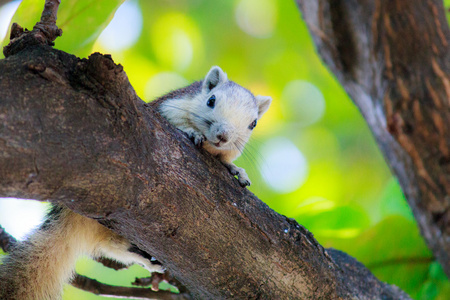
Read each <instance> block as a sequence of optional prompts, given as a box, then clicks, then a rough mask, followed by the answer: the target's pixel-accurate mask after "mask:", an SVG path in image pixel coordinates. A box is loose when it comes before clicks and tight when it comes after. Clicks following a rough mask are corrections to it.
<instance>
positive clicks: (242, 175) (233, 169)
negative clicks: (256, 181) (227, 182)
mask: <svg viewBox="0 0 450 300" xmlns="http://www.w3.org/2000/svg"><path fill="white" fill-rule="evenodd" d="M225 166H226V167H227V168H228V170H229V171H230V173H231V175H233V176H237V177H238V181H239V184H240V185H241V186H242V187H246V186H249V185H250V184H251V182H250V179H249V178H248V175H247V173H246V172H245V170H244V169H243V168H239V167H238V166H236V165H234V164H228V163H226V164H225Z"/></svg>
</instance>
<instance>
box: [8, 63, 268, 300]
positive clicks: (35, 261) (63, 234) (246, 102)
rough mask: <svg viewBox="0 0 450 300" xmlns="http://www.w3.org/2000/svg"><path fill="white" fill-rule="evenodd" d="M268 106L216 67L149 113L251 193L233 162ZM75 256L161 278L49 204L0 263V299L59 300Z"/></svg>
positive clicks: (95, 229)
mask: <svg viewBox="0 0 450 300" xmlns="http://www.w3.org/2000/svg"><path fill="white" fill-rule="evenodd" d="M271 101H272V100H271V98H270V97H266V96H256V97H255V96H254V95H253V94H252V93H251V92H250V91H249V90H247V89H245V88H243V87H241V86H240V85H238V84H236V83H235V82H233V81H230V80H228V78H227V75H226V73H224V72H223V71H222V69H221V68H220V67H217V66H214V67H212V68H211V69H210V71H209V72H208V74H207V75H206V77H205V79H204V80H201V81H197V82H194V83H192V84H191V85H189V86H187V87H184V88H181V89H178V90H174V91H172V92H170V93H168V94H167V95H164V96H162V97H160V98H158V99H156V100H154V101H152V102H151V103H150V105H151V106H153V107H155V108H156V110H157V111H158V112H159V113H160V114H161V115H162V116H163V117H164V118H166V119H167V120H168V121H169V123H171V124H172V125H174V126H176V127H177V128H178V129H180V130H182V131H184V132H185V133H186V134H187V135H188V137H189V138H191V139H192V140H193V142H194V144H195V145H196V146H199V147H203V148H204V149H205V150H206V151H208V152H210V153H211V154H213V155H214V156H217V157H218V158H219V160H220V161H221V162H222V163H223V164H224V165H225V166H226V167H227V168H228V170H229V171H230V173H231V174H232V175H233V176H234V175H236V176H237V177H238V181H239V183H240V184H241V186H244V187H245V186H247V185H250V180H249V178H248V176H247V173H246V172H245V170H244V169H242V168H239V167H237V166H236V165H234V164H233V160H234V159H236V158H237V157H238V156H239V155H240V154H241V153H242V151H243V150H244V146H245V144H246V143H247V141H248V140H249V138H250V135H251V132H252V130H253V129H254V128H255V126H256V123H257V121H258V120H259V119H260V118H261V116H262V115H263V114H264V113H265V112H266V111H267V109H268V108H269V106H270V103H271ZM81 255H87V256H90V257H91V258H99V257H108V258H112V259H114V260H117V261H119V262H121V263H123V264H125V265H131V264H134V263H137V264H140V265H141V266H143V267H144V268H146V269H147V270H148V271H149V272H159V273H163V272H164V268H163V267H162V266H161V265H160V264H159V263H158V262H156V261H154V259H153V258H152V257H151V256H150V255H148V254H147V253H145V252H144V251H141V250H139V249H138V248H137V247H136V246H135V245H133V244H131V243H130V242H129V241H128V240H127V239H125V238H123V237H122V236H120V235H118V234H116V233H115V232H113V231H112V230H110V229H108V228H106V227H104V226H103V225H101V224H100V223H98V222H97V221H95V220H93V219H90V218H87V217H84V216H81V215H79V214H76V213H74V212H72V211H71V210H69V209H68V208H66V207H65V206H63V205H55V204H53V205H52V208H51V210H50V211H49V213H48V214H47V216H46V219H45V221H44V222H43V224H42V225H41V226H40V227H39V228H38V229H37V230H35V231H34V232H33V233H32V234H31V235H30V236H29V237H28V239H27V240H25V241H23V242H19V243H17V245H15V246H14V247H13V249H12V250H11V252H10V254H9V255H6V256H5V257H4V258H3V260H2V264H1V265H0V299H4V300H5V299H8V300H12V299H17V300H18V299H20V300H43V299H45V300H47V299H48V300H54V299H55V300H56V299H60V298H61V295H62V290H63V286H64V284H66V283H68V282H69V281H70V279H71V278H72V277H73V274H74V268H75V263H76V260H77V259H78V258H79V257H80V256H81Z"/></svg>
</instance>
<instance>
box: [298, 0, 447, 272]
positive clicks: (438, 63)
mask: <svg viewBox="0 0 450 300" xmlns="http://www.w3.org/2000/svg"><path fill="white" fill-rule="evenodd" d="M297 3H298V6H299V7H300V10H301V11H302V14H303V17H304V19H305V20H306V24H307V26H308V28H309V30H310V32H311V34H312V36H313V39H314V42H315V44H316V46H317V49H318V51H319V53H320V55H321V56H322V59H323V60H324V61H325V63H326V64H327V65H328V67H329V68H330V70H331V71H332V72H333V73H334V74H335V75H336V77H337V78H338V80H339V81H340V83H341V84H342V85H343V86H344V88H345V90H346V91H347V93H348V94H349V95H350V97H351V98H352V99H353V101H354V102H355V104H356V105H357V106H358V107H359V109H360V111H361V113H362V114H363V116H364V118H365V119H366V121H367V123H368V124H369V127H370V128H371V130H372V132H373V134H374V136H375V138H376V140H377V142H378V145H379V146H380V148H381V150H382V152H383V154H384V156H385V158H386V160H387V162H388V163H389V165H390V167H391V170H392V172H393V173H394V174H395V175H396V176H397V178H398V179H399V182H400V185H401V187H402V189H403V192H404V194H405V196H406V198H407V200H408V202H409V205H410V206H411V208H412V210H413V213H414V216H415V218H416V220H417V223H418V224H419V227H420V229H421V232H422V235H423V236H424V238H425V240H426V242H427V243H428V246H429V247H430V248H431V250H432V251H433V253H434V255H435V257H436V258H437V259H438V261H439V262H440V263H441V265H442V267H443V268H444V270H445V272H446V274H447V276H450V109H449V108H450V47H449V44H450V31H449V27H448V23H447V20H446V18H445V9H444V7H443V4H442V0H427V1H404V0H376V1H372V0H370V1H369V0H362V1H356V0H318V1H308V0H305V1H303V0H297Z"/></svg>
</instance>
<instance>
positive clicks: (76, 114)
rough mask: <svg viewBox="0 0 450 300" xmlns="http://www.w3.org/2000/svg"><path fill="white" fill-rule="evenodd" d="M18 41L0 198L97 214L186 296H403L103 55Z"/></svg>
mask: <svg viewBox="0 0 450 300" xmlns="http://www.w3.org/2000/svg"><path fill="white" fill-rule="evenodd" d="M23 45H25V44H22V46H21V47H25V48H10V49H13V50H12V51H11V52H10V53H9V55H10V56H8V57H7V58H6V59H4V60H2V61H0V196H1V197H20V198H31V199H38V200H51V201H56V202H59V203H64V204H66V205H67V206H68V207H70V208H71V209H72V210H74V211H75V212H78V213H80V214H82V215H85V216H88V217H91V218H95V219H98V220H99V222H101V223H102V224H104V225H106V226H108V227H110V228H112V229H113V230H114V231H116V232H118V233H120V234H122V235H123V236H125V237H127V238H128V239H130V241H131V242H133V243H135V244H136V245H138V246H139V247H140V248H141V249H143V250H145V251H147V252H148V253H150V254H152V255H153V256H154V257H156V259H158V260H159V261H160V262H161V263H163V264H164V265H165V266H166V267H167V268H168V269H169V271H170V272H171V274H173V275H174V276H175V277H176V278H177V279H178V280H179V281H180V282H181V283H182V284H183V285H185V286H186V287H187V288H188V289H189V291H190V292H191V293H192V294H193V296H194V297H195V298H201V299H225V298H234V299H350V298H358V299H379V298H383V299H409V298H408V296H407V295H405V294H404V293H403V292H402V291H400V290H399V289H398V288H396V287H394V286H389V285H387V284H384V283H382V282H380V281H378V280H377V279H376V278H375V277H374V276H373V275H372V274H371V273H370V272H369V271H368V270H367V269H366V268H365V267H364V266H363V265H362V264H360V263H358V262H357V261H356V260H354V259H353V258H351V257H349V256H348V255H346V254H344V253H342V252H339V251H337V250H333V249H327V250H325V249H324V248H322V246H320V245H319V244H318V243H317V241H316V240H315V239H314V238H313V236H312V234H311V233H310V232H308V231H307V230H306V229H305V228H303V227H302V226H300V225H298V224H297V223H296V222H295V221H293V220H291V219H288V218H286V217H284V216H281V215H279V214H277V213H275V212H274V211H272V210H271V209H270V208H269V207H267V206H266V205H265V204H264V203H263V202H261V201H260V200H258V199H257V198H256V197H255V196H254V195H253V194H251V193H250V192H249V191H248V190H246V189H244V188H242V187H240V186H239V184H238V182H237V180H236V179H235V178H232V177H231V176H230V174H229V173H228V171H227V169H226V168H225V167H224V166H222V165H221V163H220V162H219V161H218V160H217V159H215V158H213V157H211V156H210V155H209V154H208V153H206V152H205V151H203V150H199V149H196V148H195V147H194V146H193V144H192V143H191V142H190V141H189V140H188V139H187V138H186V137H185V135H184V134H183V133H181V132H180V131H178V130H176V129H174V128H173V127H172V126H170V125H169V124H168V123H167V122H166V121H165V120H164V119H162V118H161V117H160V116H159V115H158V114H157V113H155V112H154V111H153V109H152V107H151V106H150V105H148V104H146V103H144V102H143V101H141V100H140V99H139V98H138V97H137V96H136V94H135V92H134V90H133V89H132V87H131V86H130V84H129V82H128V79H127V77H126V75H125V72H123V70H122V67H121V66H117V65H115V64H114V63H113V61H112V60H111V59H110V58H109V57H108V56H102V55H100V54H94V55H92V56H91V57H90V58H89V60H86V59H83V60H79V59H78V58H76V57H74V56H71V55H68V54H66V53H64V52H61V51H57V50H53V49H52V48H51V47H49V46H42V45H34V46H29V47H27V46H23ZM0 285H1V282H0Z"/></svg>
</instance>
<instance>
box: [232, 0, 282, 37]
mask: <svg viewBox="0 0 450 300" xmlns="http://www.w3.org/2000/svg"><path fill="white" fill-rule="evenodd" d="M277 17H278V9H277V4H276V2H275V1H274V0H241V1H240V2H239V3H238V4H237V6H236V22H237V24H238V25H239V27H240V28H241V29H242V30H243V31H244V32H245V33H247V34H249V35H252V36H254V37H258V38H268V37H270V36H271V35H272V34H273V32H274V30H275V25H276V23H277Z"/></svg>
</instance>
